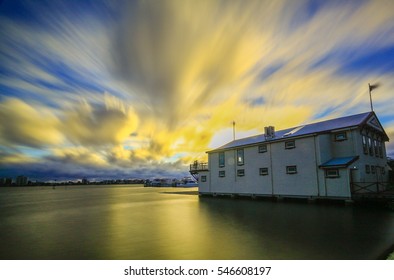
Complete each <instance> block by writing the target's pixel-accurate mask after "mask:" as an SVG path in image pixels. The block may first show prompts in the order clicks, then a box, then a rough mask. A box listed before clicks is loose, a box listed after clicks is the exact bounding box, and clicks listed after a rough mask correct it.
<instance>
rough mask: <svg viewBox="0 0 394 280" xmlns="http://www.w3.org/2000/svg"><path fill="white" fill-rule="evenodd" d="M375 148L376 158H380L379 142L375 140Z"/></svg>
mask: <svg viewBox="0 0 394 280" xmlns="http://www.w3.org/2000/svg"><path fill="white" fill-rule="evenodd" d="M373 147H374V150H375V156H376V157H378V156H379V147H378V141H377V140H373Z"/></svg>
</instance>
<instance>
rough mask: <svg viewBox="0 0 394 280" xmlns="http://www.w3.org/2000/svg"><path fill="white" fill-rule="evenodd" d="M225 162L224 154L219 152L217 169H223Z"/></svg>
mask: <svg viewBox="0 0 394 280" xmlns="http://www.w3.org/2000/svg"><path fill="white" fill-rule="evenodd" d="M225 162H226V157H225V155H224V152H219V167H224V166H225Z"/></svg>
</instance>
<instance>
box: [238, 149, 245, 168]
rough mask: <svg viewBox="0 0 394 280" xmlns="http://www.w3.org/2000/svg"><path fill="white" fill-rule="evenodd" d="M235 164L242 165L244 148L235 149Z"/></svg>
mask: <svg viewBox="0 0 394 280" xmlns="http://www.w3.org/2000/svg"><path fill="white" fill-rule="evenodd" d="M237 165H244V150H243V149H238V150H237Z"/></svg>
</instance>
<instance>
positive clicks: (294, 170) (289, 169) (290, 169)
mask: <svg viewBox="0 0 394 280" xmlns="http://www.w3.org/2000/svg"><path fill="white" fill-rule="evenodd" d="M286 174H297V165H288V166H286Z"/></svg>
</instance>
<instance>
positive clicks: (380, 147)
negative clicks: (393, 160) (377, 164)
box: [378, 141, 383, 158]
mask: <svg viewBox="0 0 394 280" xmlns="http://www.w3.org/2000/svg"><path fill="white" fill-rule="evenodd" d="M378 146H379V156H380V157H381V158H383V144H382V142H381V141H378Z"/></svg>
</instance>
